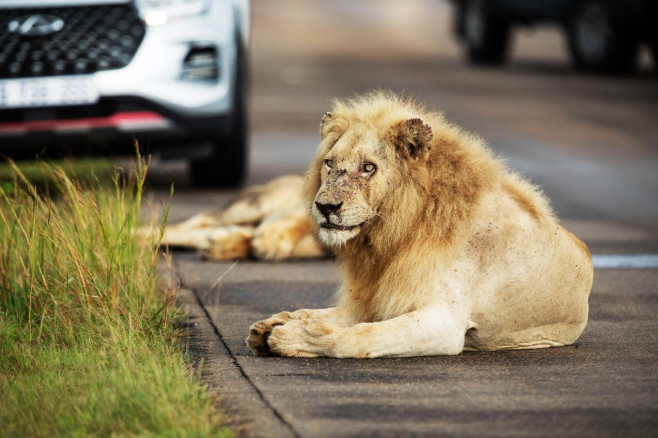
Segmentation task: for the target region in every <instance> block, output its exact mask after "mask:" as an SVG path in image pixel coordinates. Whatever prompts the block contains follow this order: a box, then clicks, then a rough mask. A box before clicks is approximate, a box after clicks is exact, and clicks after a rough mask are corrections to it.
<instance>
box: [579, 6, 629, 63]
mask: <svg viewBox="0 0 658 438" xmlns="http://www.w3.org/2000/svg"><path fill="white" fill-rule="evenodd" d="M618 17H619V14H615V11H614V10H613V8H612V6H611V4H610V3H609V2H607V1H604V0H584V1H579V2H578V3H576V5H575V6H574V8H573V10H572V13H571V17H570V20H569V27H568V34H569V50H570V53H571V59H572V63H573V64H574V66H575V67H576V68H577V69H579V70H583V71H593V72H606V73H630V72H632V71H634V70H635V69H636V67H637V51H638V38H637V36H636V35H635V32H634V31H633V29H631V28H630V26H629V25H628V24H626V23H625V22H624V21H623V20H622V19H620V18H618Z"/></svg>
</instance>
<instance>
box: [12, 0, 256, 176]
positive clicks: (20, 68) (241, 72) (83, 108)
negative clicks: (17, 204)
mask: <svg viewBox="0 0 658 438" xmlns="http://www.w3.org/2000/svg"><path fill="white" fill-rule="evenodd" d="M248 38H249V2H248V0H0V159H1V158H2V157H10V158H13V159H21V158H34V157H35V156H37V155H39V156H50V157H57V156H60V155H70V156H80V155H120V154H126V153H131V152H134V141H133V139H136V140H137V141H138V142H139V144H140V147H141V148H142V149H144V151H145V152H154V153H157V154H160V155H161V156H162V158H187V159H189V160H190V163H191V177H192V179H193V180H194V182H195V183H197V184H199V185H216V186H220V185H221V186H232V185H237V184H239V183H240V182H241V181H242V179H243V176H244V173H245V169H246V156H247V120H246V104H245V99H246V70H247V65H246V64H247V46H248Z"/></svg>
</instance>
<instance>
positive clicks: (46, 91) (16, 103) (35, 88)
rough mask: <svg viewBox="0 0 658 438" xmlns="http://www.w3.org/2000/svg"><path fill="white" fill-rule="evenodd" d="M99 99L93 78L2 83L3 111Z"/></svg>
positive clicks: (80, 102)
mask: <svg viewBox="0 0 658 438" xmlns="http://www.w3.org/2000/svg"><path fill="white" fill-rule="evenodd" d="M98 98H99V93H98V89H97V88H96V84H95V83H94V80H93V78H92V77H91V76H64V77H57V78H29V79H6V80H0V108H29V107H38V106H60V105H85V104H91V103H95V102H97V101H98Z"/></svg>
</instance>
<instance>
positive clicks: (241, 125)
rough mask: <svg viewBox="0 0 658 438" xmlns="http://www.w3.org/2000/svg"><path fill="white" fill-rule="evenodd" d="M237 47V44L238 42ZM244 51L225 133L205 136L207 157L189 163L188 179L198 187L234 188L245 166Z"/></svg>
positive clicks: (239, 60) (245, 73) (245, 100)
mask: <svg viewBox="0 0 658 438" xmlns="http://www.w3.org/2000/svg"><path fill="white" fill-rule="evenodd" d="M239 46H240V47H241V45H239ZM244 53H245V51H244V50H239V52H238V59H237V63H236V65H237V70H236V76H235V87H234V90H235V92H234V95H233V109H234V111H233V115H232V117H231V123H230V124H229V126H230V128H229V132H228V133H226V134H224V135H219V134H217V135H213V136H210V137H209V138H208V139H207V142H208V143H210V144H211V145H212V152H211V154H210V156H209V157H206V158H205V159H203V160H193V161H191V163H190V176H191V178H192V182H193V184H194V185H195V186H198V187H238V186H239V185H240V184H242V182H243V180H244V177H245V174H246V169H247V152H248V143H249V136H248V126H249V124H248V117H247V60H246V56H245V54H244Z"/></svg>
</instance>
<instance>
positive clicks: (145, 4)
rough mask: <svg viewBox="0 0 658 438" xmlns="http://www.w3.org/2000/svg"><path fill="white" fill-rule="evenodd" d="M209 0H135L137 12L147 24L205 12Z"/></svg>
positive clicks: (161, 22)
mask: <svg viewBox="0 0 658 438" xmlns="http://www.w3.org/2000/svg"><path fill="white" fill-rule="evenodd" d="M210 1H211V0H137V1H136V2H135V3H136V5H137V8H138V9H139V13H140V15H141V16H142V18H144V21H145V22H146V24H148V25H149V26H159V25H163V24H165V23H166V22H167V21H169V20H171V19H176V18H181V17H187V16H190V15H197V14H201V13H203V12H205V11H206V10H207V9H208V6H209V5H210Z"/></svg>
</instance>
